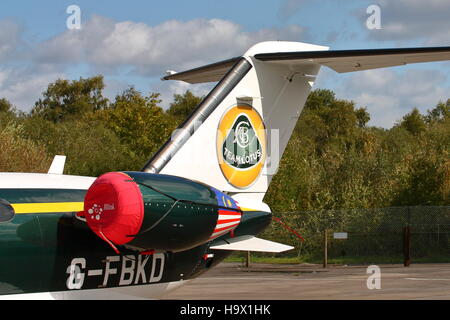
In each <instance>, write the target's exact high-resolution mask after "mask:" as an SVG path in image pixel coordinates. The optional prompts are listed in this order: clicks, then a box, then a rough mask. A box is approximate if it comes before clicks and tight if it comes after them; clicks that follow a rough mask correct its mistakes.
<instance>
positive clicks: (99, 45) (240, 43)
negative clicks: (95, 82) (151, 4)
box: [36, 15, 305, 75]
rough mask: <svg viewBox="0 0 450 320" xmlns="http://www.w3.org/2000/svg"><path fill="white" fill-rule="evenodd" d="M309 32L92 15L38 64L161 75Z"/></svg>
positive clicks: (43, 49) (46, 46)
mask: <svg viewBox="0 0 450 320" xmlns="http://www.w3.org/2000/svg"><path fill="white" fill-rule="evenodd" d="M304 36H305V30H304V29H303V28H301V27H299V26H295V25H291V26H288V27H286V28H282V29H277V28H272V29H263V30H258V31H254V32H247V31H243V30H242V27H241V26H240V25H238V24H236V23H234V22H231V21H228V20H222V19H194V20H190V21H178V20H170V21H166V22H163V23H161V24H159V25H156V26H149V25H147V24H144V23H137V22H132V21H122V22H115V21H113V20H111V19H108V18H105V17H101V16H95V15H94V16H92V18H91V19H90V20H89V21H88V22H87V23H86V24H84V25H82V29H81V30H68V31H66V32H64V33H63V34H60V35H57V36H56V37H54V38H52V39H49V40H47V41H45V42H43V43H41V44H40V45H39V46H38V50H37V57H36V61H37V62H39V63H70V62H72V63H73V62H87V63H89V64H91V65H92V66H93V67H95V68H98V69H100V70H102V71H111V72H114V71H117V70H119V69H120V68H124V67H125V68H131V72H133V73H137V74H145V75H161V74H162V72H163V71H164V70H165V69H167V68H171V69H179V70H181V69H185V68H191V67H195V66H198V65H202V64H206V63H211V62H214V61H217V60H220V59H226V58H231V57H233V56H236V55H241V54H242V53H244V52H245V50H246V49H247V48H249V47H250V46H251V45H252V44H254V43H257V42H259V41H265V40H297V41H299V40H301V39H302V38H303V37H304Z"/></svg>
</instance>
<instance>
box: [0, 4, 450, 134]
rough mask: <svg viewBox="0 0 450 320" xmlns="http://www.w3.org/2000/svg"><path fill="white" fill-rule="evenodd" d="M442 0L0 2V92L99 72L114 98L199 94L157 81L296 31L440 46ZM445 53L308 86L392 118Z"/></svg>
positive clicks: (371, 43) (435, 94)
mask: <svg viewBox="0 0 450 320" xmlns="http://www.w3.org/2000/svg"><path fill="white" fill-rule="evenodd" d="M373 4H376V5H378V6H379V7H380V13H381V29H379V30H370V29H368V28H367V27H366V20H367V19H368V18H369V16H370V15H369V14H367V13H366V9H367V7H368V6H369V5H373ZM70 5H77V6H79V7H80V9H81V30H68V29H67V27H66V20H67V18H68V17H69V14H68V13H66V9H67V7H68V6H70ZM449 13H450V2H449V1H446V0H430V1H426V2H425V1H419V0H376V1H375V0H374V1H366V0H359V1H350V0H315V1H313V0H280V1H275V0H259V1H256V0H247V1H242V0H241V1H236V0H229V1H220V2H219V1H206V0H198V1H181V0H177V1H176V0H171V1H143V0H130V1H126V2H125V1H115V0H108V1H107V0H96V1H84V0H78V1H75V0H72V1H61V0H58V1H56V0H53V1H51V0H41V1H32V0H19V1H18V0H15V1H11V0H2V1H1V3H0V97H6V98H8V99H9V100H10V101H12V102H13V103H14V104H15V105H16V106H17V107H18V108H19V109H22V110H25V111H29V110H30V109H31V108H32V106H33V104H34V101H36V100H37V99H38V98H39V97H40V95H41V93H42V91H44V90H45V88H46V86H47V85H48V83H49V82H52V81H55V80H56V79H58V78H67V79H78V78H79V77H88V76H92V75H95V74H98V73H102V74H104V76H105V82H106V85H107V87H106V89H105V94H106V95H107V96H108V97H110V98H114V96H115V95H116V94H118V93H120V92H121V91H122V90H124V89H125V88H127V87H128V86H130V85H133V86H135V87H136V88H137V89H138V90H140V91H142V92H143V93H145V94H148V93H149V92H155V91H156V92H160V93H161V95H162V98H163V106H164V107H167V105H168V104H169V103H170V101H171V99H172V96H173V94H174V93H182V92H184V91H185V90H187V89H190V90H192V91H193V92H194V93H196V94H199V95H203V94H205V93H206V92H207V90H208V89H209V88H210V87H211V85H196V86H188V85H186V84H184V83H176V82H164V83H163V82H161V81H160V80H159V79H160V77H161V76H162V75H163V74H164V71H165V70H167V69H171V70H177V71H180V70H183V69H184V68H190V67H195V66H199V65H201V64H206V63H211V62H214V61H218V60H221V59H226V58H229V57H232V56H236V55H239V54H242V53H243V52H245V51H246V50H247V48H248V47H249V46H251V45H252V44H254V43H255V42H258V41H264V40H290V41H302V42H309V43H314V44H320V45H327V46H330V47H331V49H362V48H387V47H411V46H447V45H450V31H449V30H450V22H449V19H448V14H449ZM448 71H450V63H447V62H446V63H427V64H420V65H414V66H406V67H397V68H391V69H379V70H373V71H365V72H360V73H352V74H345V75H342V74H336V73H334V72H333V71H330V70H328V69H324V68H323V69H322V71H321V73H320V75H319V78H318V81H317V82H316V85H315V87H316V88H319V87H320V88H328V89H332V90H334V91H335V92H336V94H337V96H338V97H339V98H342V99H349V100H353V101H355V103H356V104H357V106H367V108H368V110H369V112H370V114H371V115H372V120H371V122H370V124H371V125H377V126H382V127H387V128H388V127H391V126H392V125H393V124H394V123H395V122H396V121H398V120H399V119H401V117H402V116H403V115H404V114H406V113H407V112H409V111H410V110H411V109H412V108H413V107H418V108H419V109H420V110H421V111H422V112H426V110H427V109H430V108H432V107H433V106H434V105H435V104H436V103H437V102H438V101H440V100H446V99H447V98H450V90H449V88H450V81H449V79H448V74H449V72H448Z"/></svg>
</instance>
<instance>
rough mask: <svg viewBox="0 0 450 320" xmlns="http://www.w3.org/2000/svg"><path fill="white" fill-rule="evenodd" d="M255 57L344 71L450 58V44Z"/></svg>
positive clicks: (287, 53)
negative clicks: (443, 45)
mask: <svg viewBox="0 0 450 320" xmlns="http://www.w3.org/2000/svg"><path fill="white" fill-rule="evenodd" d="M255 59H257V60H260V61H265V62H274V63H281V64H287V65H297V64H309V63H316V64H320V65H323V66H327V67H329V68H331V69H333V70H334V71H336V72H339V73H343V72H353V71H362V70H369V69H377V68H385V67H393V66H401V65H406V64H410V63H419V62H432V61H445V60H450V47H422V48H399V49H397V48H390V49H364V50H326V51H297V52H273V53H259V54H255Z"/></svg>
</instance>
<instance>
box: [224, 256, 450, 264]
mask: <svg viewBox="0 0 450 320" xmlns="http://www.w3.org/2000/svg"><path fill="white" fill-rule="evenodd" d="M245 257H246V255H245V254H242V253H233V254H232V255H230V256H229V257H227V258H226V259H225V260H224V262H234V263H242V264H244V263H245V259H246V258H245ZM250 262H251V263H269V264H297V263H298V264H300V263H312V264H322V263H323V259H322V258H319V257H312V256H300V257H282V256H281V257H274V256H262V255H256V254H255V255H251V258H250ZM411 263H413V264H414V263H450V256H448V257H443V256H435V257H424V258H414V257H413V258H412V259H411ZM328 264H336V265H365V264H403V257H402V256H355V257H350V256H347V257H338V258H329V259H328Z"/></svg>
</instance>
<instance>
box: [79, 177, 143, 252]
mask: <svg viewBox="0 0 450 320" xmlns="http://www.w3.org/2000/svg"><path fill="white" fill-rule="evenodd" d="M131 180H132V178H131V177H130V176H128V175H127V174H125V173H122V172H109V173H105V174H103V175H101V176H100V177H99V178H97V180H95V181H94V183H93V184H92V185H91V187H90V188H89V190H88V191H87V193H86V197H85V199H84V215H85V217H86V222H87V224H88V225H89V227H90V228H91V229H92V231H94V232H95V233H96V234H97V235H98V236H99V237H100V238H102V239H104V240H106V241H108V240H109V241H111V242H113V243H114V244H117V245H122V244H125V243H127V242H130V241H132V240H133V239H134V237H130V236H129V235H135V234H137V233H138V232H139V230H140V228H141V226H142V221H143V219H144V201H143V198H142V194H141V191H140V190H139V187H138V185H137V184H136V183H135V182H133V181H131Z"/></svg>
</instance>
